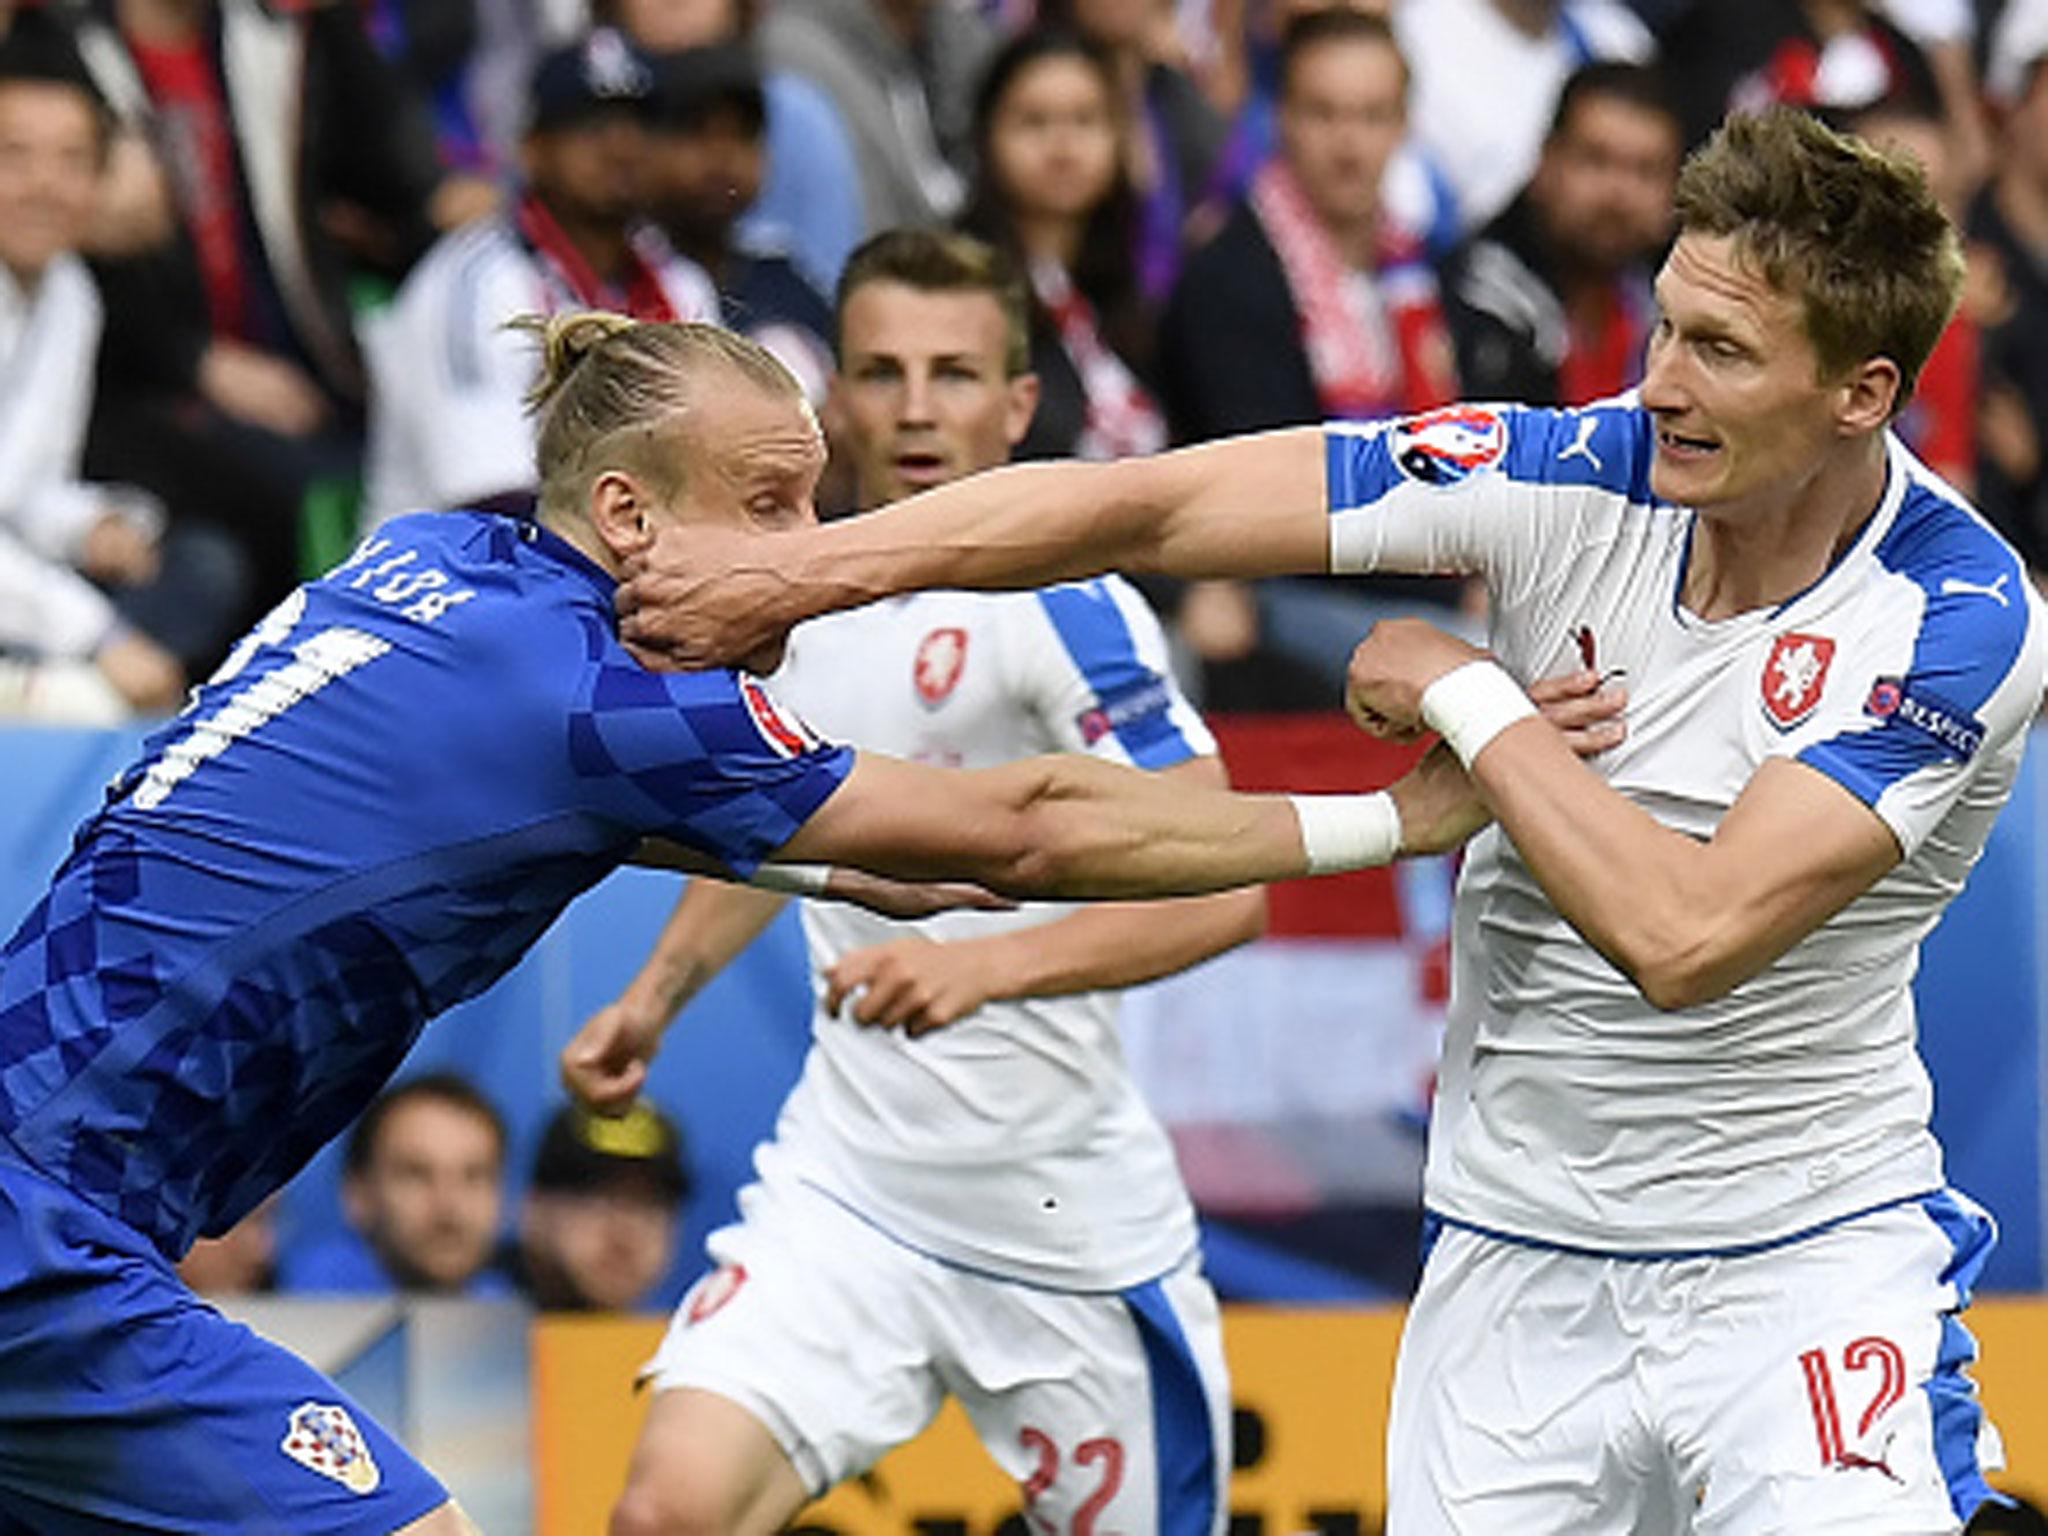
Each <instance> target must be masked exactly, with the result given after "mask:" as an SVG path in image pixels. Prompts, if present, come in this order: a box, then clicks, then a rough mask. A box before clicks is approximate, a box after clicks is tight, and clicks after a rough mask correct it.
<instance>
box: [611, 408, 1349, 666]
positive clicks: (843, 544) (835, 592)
mask: <svg viewBox="0 0 2048 1536" xmlns="http://www.w3.org/2000/svg"><path fill="white" fill-rule="evenodd" d="M1323 453H1324V447H1323V433H1322V429H1321V428H1319V427H1301V428H1293V429H1290V430H1287V431H1284V432H1270V433H1263V434H1260V435H1258V436H1254V437H1244V438H1233V439H1226V440H1224V441H1221V442H1215V443H1206V444H1202V445H1200V446H1198V447H1193V448H1183V449H1179V450H1176V451H1174V452H1172V453H1164V454H1157V455H1154V456H1151V457H1147V458H1133V459H1124V460H1119V461H1117V462H1115V463H1111V464H1017V465H1009V466H1006V467H1004V468H1000V469H993V470H989V471H987V472H985V473H983V474H978V475H970V476H968V477H967V478H966V479H963V480H957V481H954V482H952V483H950V484H948V485H944V486H940V487H938V488H936V489H934V490H930V491H926V492H924V493H923V494H921V495H918V496H913V497H911V498H910V499H908V500H906V501H902V502H898V503H897V504H896V505H894V506H892V507H888V508H886V509H884V510H882V511H880V512H874V513H870V514H868V515H866V516H864V517H857V518H848V519H845V520H843V521H840V522H836V523H832V524H830V525H828V526H826V527H822V528H805V529H793V530H789V531H786V532H779V533H773V534H759V535H756V534H749V533H746V532H742V531H738V530H733V531H726V530H717V529H710V528H704V527H699V526H692V527H690V528H688V529H666V530H663V531H662V533H661V534H660V535H659V536H658V537H657V538H656V540H655V542H654V545H653V548H652V549H651V550H650V551H649V552H648V553H647V554H646V555H645V556H644V557H643V558H641V559H639V560H637V561H636V562H635V563H633V564H632V565H631V566H629V568H628V576H629V579H628V581H627V582H626V584H625V585H624V586H623V587H622V588H621V589H620V593H619V609H620V613H621V615H622V621H621V624H620V634H621V636H622V637H623V638H624V639H625V641H626V643H627V644H628V646H630V647H631V648H632V649H633V650H634V651H635V652H636V653H637V654H638V655H640V656H641V657H642V658H643V659H645V660H647V661H649V662H650V663H655V664H663V665H669V666H693V667H695V666H708V665H723V664H726V663H729V662H733V661H736V660H738V659H739V658H741V657H744V656H746V655H748V654H750V653H752V652H753V651H754V650H756V649H757V648H758V647H760V646H761V645H762V644H764V643H765V642H767V641H770V640H773V639H775V638H776V637H777V636H779V635H781V634H782V633H784V632H785V631H786V630H787V629H788V628H789V627H790V626H791V625H792V624H795V623H798V622H799V621H801V620H803V619H807V618H810V617H812V616H813V615H815V614H819V613H825V612H829V611H831V610H833V609H837V608H851V607H857V606H859V605H861V604H863V603H868V602H872V601H874V600H875V599H877V598H881V597H887V596H891V595H893V594H895V593H899V592H909V591H915V590H919V589H922V588H925V587H968V588H998V589H1009V588H1023V587H1038V586H1044V585H1046V584H1048V583H1050V582H1055V581H1063V580H1067V579H1070V578H1073V577H1078V576H1092V575H1096V574H1098V573H1100V572H1103V571H1107V570H1126V571H1162V572H1165V573H1168V574H1170V575H1176V576H1267V575H1276V574H1280V573H1284V572H1319V571H1325V570H1327V569H1329V558H1330V547H1329V537H1330V536H1329V519H1328V515H1327V511H1326V507H1325V501H1324V479H1323Z"/></svg>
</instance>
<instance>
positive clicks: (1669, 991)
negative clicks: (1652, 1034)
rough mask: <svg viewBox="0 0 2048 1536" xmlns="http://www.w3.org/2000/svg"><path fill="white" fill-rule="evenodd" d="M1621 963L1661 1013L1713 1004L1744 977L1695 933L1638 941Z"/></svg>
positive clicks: (1651, 1003)
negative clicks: (1661, 939)
mask: <svg viewBox="0 0 2048 1536" xmlns="http://www.w3.org/2000/svg"><path fill="white" fill-rule="evenodd" d="M1620 964H1621V968H1622V970H1623V971H1624V972H1625V973H1626V974H1627V976H1628V978H1629V979H1630V980H1631V981H1633V982H1634V983H1635V985H1636V990H1637V991H1639V992H1641V993H1642V994H1643V999H1644V1001H1646V1002H1647V1003H1649V1005H1650V1006H1651V1007H1652V1008H1655V1009H1656V1010H1657V1011H1658V1012H1660V1013H1677V1012H1679V1011H1680V1010H1682V1009H1686V1008H1697V1007H1699V1006H1700V1005H1702V1004H1703V1003H1711V1002H1713V1001H1715V1000H1716V999H1717V998H1722V997H1725V996H1727V995H1728V993H1730V992H1731V991H1733V990H1734V989H1735V986H1736V983H1737V982H1739V981H1740V980H1741V979H1742V978H1741V976H1740V975H1739V974H1737V973H1736V972H1735V971H1733V970H1732V969H1731V967H1730V966H1729V965H1728V964H1727V962H1726V960H1725V958H1724V957H1721V956H1718V955H1717V954H1716V953H1715V951H1714V949H1713V947H1712V946H1711V945H1709V944H1707V943H1705V942H1703V941H1701V940H1700V939H1699V938H1698V937H1697V936H1692V935H1682V934H1681V935H1672V936H1670V937H1669V938H1667V939H1666V940H1665V941H1664V942H1662V943H1651V944H1644V943H1638V944H1636V945H1634V946H1632V947H1631V948H1630V949H1629V950H1628V951H1626V952H1624V954H1623V955H1622V956H1621V958H1620Z"/></svg>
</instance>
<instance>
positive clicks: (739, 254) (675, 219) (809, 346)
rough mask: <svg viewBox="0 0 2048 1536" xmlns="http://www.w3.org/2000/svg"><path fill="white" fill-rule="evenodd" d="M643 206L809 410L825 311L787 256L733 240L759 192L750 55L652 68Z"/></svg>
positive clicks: (728, 53)
mask: <svg viewBox="0 0 2048 1536" xmlns="http://www.w3.org/2000/svg"><path fill="white" fill-rule="evenodd" d="M657 67H658V73H659V76H660V88H659V93H658V94H659V100H660V110H659V118H658V123H657V131H656V133H655V136H654V148H653V160H652V170H651V175H650V177H649V182H648V203H649V207H650V208H651V209H652V210H653V213H654V216H655V218H656V219H657V220H658V221H659V223H660V225H661V228H662V230H663V231H664V232H665V233H666V234H667V236H668V238H669V240H670V241H671V242H673V243H674V245H675V247H676V249H677V250H678V251H680V252H681V253H682V254H683V255H685V256H687V257H688V258H689V259H690V260H691V261H693V262H695V263H696V264H697V265H698V266H699V267H701V268H702V269H703V270H704V271H705V272H706V273H707V274H709V276H710V278H711V283H712V286H713V287H714V288H715V289H716V290H717V292H718V315H719V318H720V319H721V320H722V321H723V322H724V324H725V325H726V327H727V328H728V329H730V330H735V331H738V332H740V333H741V334H742V335H745V336H750V337H752V338H753V339H754V340H755V341H758V342H759V343H761V345H762V346H764V347H766V348H767V349H768V350H769V351H770V352H773V353H774V354H775V355H776V356H777V357H778V358H780V359H781V360H782V362H783V363H784V364H785V365H786V366H787V367H788V368H789V371H790V372H791V373H793V374H795V375H796V377H797V379H798V380H799V382H801V383H802V384H803V386H804V393H805V394H806V395H808V396H809V397H810V399H811V401H812V402H813V403H814V404H820V403H822V402H823V401H824V398H825V388H826V385H827V383H828V382H829V380H830V379H831V376H832V343H831V339H830V338H831V335H832V307H831V305H830V304H828V303H827V302H826V300H825V296H824V295H823V294H822V293H820V292H819V291H818V290H817V289H816V288H814V287H813V286H812V285H811V283H810V280H809V279H808V278H806V277H805V276H804V275H803V274H802V273H801V272H799V271H798V270H797V269H796V266H795V265H794V264H793V263H792V262H791V261H790V260H789V258H788V257H786V256H784V255H782V254H781V253H780V252H779V251H776V250H774V249H772V248H770V249H762V248H758V247H756V246H754V245H753V244H752V242H750V241H748V240H747V239H745V238H744V237H740V236H737V235H736V234H735V226H736V221H737V220H738V219H739V218H740V217H741V216H742V215H743V214H745V213H746V211H747V209H748V208H749V207H751V206H752V205H753V202H754V199H755V197H757V196H758V195H759V193H760V190H761V176H762V172H763V161H764V159H765V152H766V129H767V113H768V98H767V94H766V92H765V91H764V90H763V88H762V83H761V70H760V66H759V65H758V64H757V63H756V62H755V60H754V55H753V53H752V51H751V50H750V49H748V48H746V47H745V46H743V45H741V44H738V43H720V44H715V45H712V46H709V47H704V48H687V49H684V50H683V51H682V52H680V53H671V54H666V55H664V56H663V57H662V58H661V59H660V60H659V62H658V66H657Z"/></svg>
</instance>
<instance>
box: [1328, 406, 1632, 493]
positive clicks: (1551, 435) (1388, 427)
mask: <svg viewBox="0 0 2048 1536" xmlns="http://www.w3.org/2000/svg"><path fill="white" fill-rule="evenodd" d="M1447 412H1456V413H1458V414H1460V415H1464V416H1469V417H1474V418H1478V419H1481V420H1486V419H1491V420H1497V421H1498V422H1499V423H1500V424H1501V427H1502V428H1503V434H1504V437H1505V442H1504V444H1503V445H1502V448H1501V451H1500V454H1499V457H1498V458H1497V459H1496V460H1494V461H1492V462H1489V463H1487V464H1486V465H1485V467H1484V468H1483V469H1478V470H1474V471H1471V472H1470V473H1469V475H1461V476H1458V477H1457V478H1454V479H1451V480H1447V481H1438V482H1432V481H1430V480H1428V479H1425V478H1424V474H1425V473H1426V470H1427V466H1426V464H1425V466H1424V469H1423V471H1422V472H1411V471H1404V470H1403V469H1402V467H1401V464H1400V462H1399V455H1401V454H1402V453H1403V452H1413V451H1415V450H1416V449H1417V448H1418V445H1419V446H1420V447H1421V449H1422V454H1423V458H1424V460H1428V459H1430V458H1431V455H1430V453H1429V451H1428V446H1427V439H1428V438H1429V437H1430V436H1431V435H1432V429H1431V426H1430V423H1431V422H1433V421H1438V420H1439V419H1441V418H1444V417H1445V416H1446V413H1447ZM1441 430H1442V429H1440V433H1441ZM1450 432H1451V433H1452V434H1454V433H1455V428H1451V429H1450ZM1484 435H1485V434H1484V433H1475V434H1473V436H1474V437H1475V438H1483V436H1484ZM1649 449H1650V418H1649V414H1648V413H1647V412H1645V411H1644V410H1642V408H1641V407H1639V406H1637V405H1635V404H1634V403H1633V402H1631V401H1629V400H1626V399H1622V400H1615V401H1603V402H1599V403H1597V404H1594V405H1590V406H1587V407H1585V408H1583V409H1580V410H1571V411H1556V410H1547V409H1541V408H1537V407H1531V406H1517V405H1478V406H1457V407H1446V408H1445V410H1444V411H1431V412H1424V413H1423V414H1422V415H1421V416H1415V417H1405V418H1402V419H1401V420H1399V421H1392V422H1381V423H1377V424H1374V425H1372V426H1366V427H1360V426H1358V425H1356V424H1354V423H1346V422H1333V423H1331V424H1330V425H1329V426H1327V427H1326V428H1325V429H1324V438H1323V459H1324V475H1325V487H1326V494H1327V498H1328V509H1329V510H1330V511H1331V512H1332V513H1339V512H1349V511H1352V510H1354V509H1356V508H1359V507H1363V506H1368V505H1370V504H1371V503H1373V502H1375V501H1377V500H1379V499H1380V498H1382V497H1384V496H1386V495H1387V494H1388V493H1390V492H1391V491H1394V490H1395V489H1397V488H1399V487H1401V486H1402V485H1404V484H1412V485H1415V486H1418V487H1420V488H1422V489H1424V490H1426V491H1440V492H1455V491H1456V490H1457V489H1459V488H1461V487H1467V486H1471V485H1474V484H1479V483H1483V476H1484V475H1487V474H1498V475H1502V476H1504V477H1505V478H1507V479H1509V480H1511V481H1515V482H1517V483H1520V484H1529V485H1558V486H1574V487H1592V488H1597V489H1600V490H1603V491H1606V492H1608V493H1609V494H1610V495H1614V496H1619V497H1624V498H1626V499H1627V500H1629V501H1630V502H1633V503H1637V504H1643V505H1647V504H1648V503H1649V502H1650V501H1652V500H1653V499H1654V498H1653V497H1652V495H1651V492H1650V457H1651V456H1650V452H1649Z"/></svg>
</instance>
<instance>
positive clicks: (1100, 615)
mask: <svg viewBox="0 0 2048 1536" xmlns="http://www.w3.org/2000/svg"><path fill="white" fill-rule="evenodd" d="M1038 602H1039V606H1040V607H1041V608H1043V609H1044V611H1045V616H1046V617H1047V618H1048V619H1050V620H1051V621H1052V627H1053V630H1054V632H1055V633H1056V634H1058V636H1059V638H1060V644H1061V645H1062V646H1064V647H1065V648H1066V652H1067V656H1068V657H1069V659H1071V660H1072V661H1073V663H1074V665H1075V667H1076V668H1078V669H1079V670H1080V673H1081V676H1082V678H1083V679H1084V680H1085V681H1086V682H1087V684H1088V688H1089V691H1090V692H1091V693H1093V694H1094V696H1095V708H1096V710H1098V711H1100V715H1101V720H1102V724H1103V727H1104V729H1105V730H1106V731H1108V732H1111V733H1114V735H1115V736H1116V740H1117V744H1118V745H1119V746H1121V747H1122V748H1123V749H1124V752H1125V753H1126V754H1127V755H1128V756H1129V757H1130V759H1131V761H1132V762H1134V763H1136V764H1137V765H1138V766H1139V767H1140V768H1151V769H1159V768H1171V767H1173V766H1174V765H1175V764H1178V763H1184V762H1186V761H1187V760H1188V759H1189V758H1192V757H1198V756H1200V755H1201V754H1200V753H1198V752H1197V751H1196V750H1195V748H1194V746H1193V744H1192V743H1190V742H1189V741H1188V739H1187V736H1186V735H1185V734H1184V733H1183V732H1182V730H1181V728H1180V726H1179V724H1178V723H1177V722H1176V721H1175V720H1174V717H1173V702H1174V690H1173V685H1172V683H1171V682H1170V681H1168V679H1166V678H1165V677H1163V676H1162V675H1161V674H1160V673H1159V672H1157V671H1155V670H1154V669H1153V668H1152V667H1150V666H1148V665H1147V664H1146V663H1145V661H1144V659H1143V658H1142V657H1140V656H1139V655H1138V647H1137V642H1136V640H1135V639H1134V637H1133V636H1132V634H1131V629H1130V625H1129V624H1128V623H1127V622H1126V620H1125V618H1124V614H1123V610H1122V609H1120V608H1119V607H1118V606H1117V602H1116V598H1115V597H1114V596H1113V595H1112V594H1111V593H1110V591H1109V589H1108V588H1107V587H1106V586H1105V585H1104V584H1103V583H1102V582H1100V581H1087V582H1073V583H1069V584H1067V585H1064V586H1058V587H1049V588H1047V589H1046V590H1045V591H1043V592H1040V593H1039V594H1038Z"/></svg>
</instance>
